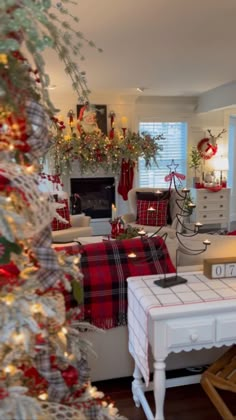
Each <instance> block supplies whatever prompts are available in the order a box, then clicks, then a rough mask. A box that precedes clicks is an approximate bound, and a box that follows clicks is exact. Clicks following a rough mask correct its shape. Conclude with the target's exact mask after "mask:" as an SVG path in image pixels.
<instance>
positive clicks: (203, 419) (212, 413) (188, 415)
mask: <svg viewBox="0 0 236 420" xmlns="http://www.w3.org/2000/svg"><path fill="white" fill-rule="evenodd" d="M131 382H132V378H122V379H117V380H109V381H104V382H94V384H93V385H95V386H96V387H97V388H98V389H99V391H103V392H104V393H105V394H106V396H109V397H110V400H111V401H113V402H114V403H115V406H116V407H117V408H118V409H119V413H120V415H123V416H125V417H127V418H128V419H129V420H145V419H146V417H145V414H144V412H143V410H142V408H141V407H140V408H136V407H135V405H134V402H133V398H132V393H131ZM146 395H147V399H148V401H149V404H150V407H151V409H152V410H153V411H154V399H153V393H152V392H148V393H147V394H146ZM224 397H225V401H227V403H228V405H229V407H230V408H231V410H232V411H233V412H234V413H235V412H236V395H235V394H234V393H230V392H227V393H224ZM234 407H235V410H234ZM164 413H165V420H221V417H220V415H219V414H218V412H217V411H216V409H215V408H214V406H213V405H212V403H211V401H210V400H209V399H208V397H207V396H206V394H205V392H204V391H203V389H202V387H201V385H200V384H195V385H186V386H181V387H175V388H168V389H167V390H166V398H165V408H164ZM224 420H227V419H224Z"/></svg>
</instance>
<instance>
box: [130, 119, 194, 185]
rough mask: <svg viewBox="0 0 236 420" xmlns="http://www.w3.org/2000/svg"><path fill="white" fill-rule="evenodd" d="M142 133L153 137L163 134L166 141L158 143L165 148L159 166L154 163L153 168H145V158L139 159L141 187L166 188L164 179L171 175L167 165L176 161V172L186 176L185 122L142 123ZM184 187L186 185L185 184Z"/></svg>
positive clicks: (158, 159)
mask: <svg viewBox="0 0 236 420" xmlns="http://www.w3.org/2000/svg"><path fill="white" fill-rule="evenodd" d="M139 132H140V133H144V132H145V133H149V134H150V135H152V136H155V135H158V134H163V135H164V137H165V139H164V140H160V141H159V142H158V143H159V144H160V145H162V146H163V150H162V151H161V152H160V155H158V156H157V162H158V166H156V164H155V163H152V165H151V167H150V168H149V169H147V168H146V167H145V161H144V159H143V158H140V159H139V172H138V181H139V186H140V187H160V188H166V187H167V185H168V184H167V183H166V182H165V181H164V177H165V176H166V175H167V174H168V173H169V168H168V167H167V165H169V164H170V162H171V160H172V159H174V161H175V164H177V165H178V167H177V169H176V171H177V172H179V173H181V174H184V175H186V165H187V163H186V162H187V123H185V122H140V124H139ZM183 185H185V183H184V182H183Z"/></svg>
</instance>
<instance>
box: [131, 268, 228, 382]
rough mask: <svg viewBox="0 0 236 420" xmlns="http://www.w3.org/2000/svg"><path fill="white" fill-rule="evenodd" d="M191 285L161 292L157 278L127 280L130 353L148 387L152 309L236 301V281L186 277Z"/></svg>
mask: <svg viewBox="0 0 236 420" xmlns="http://www.w3.org/2000/svg"><path fill="white" fill-rule="evenodd" d="M182 276H183V277H185V278H186V279H187V280H188V282H187V283H185V284H180V285H177V286H174V287H170V288H161V287H159V286H156V285H155V284H154V283H153V282H154V280H156V279H157V278H158V277H157V276H140V277H133V278H132V277H130V278H129V279H128V329H129V351H130V353H131V354H132V356H133V358H134V360H135V362H136V364H137V366H138V367H139V369H140V371H141V373H142V375H143V378H144V380H145V383H146V385H147V386H148V383H149V363H148V318H149V315H150V310H151V309H153V308H160V310H161V309H162V308H167V307H173V306H182V305H193V304H199V303H204V302H214V301H224V300H232V299H235V300H236V278H223V279H220V280H209V279H208V278H206V277H205V276H204V275H203V274H202V273H201V272H198V273H184V274H183V275H182Z"/></svg>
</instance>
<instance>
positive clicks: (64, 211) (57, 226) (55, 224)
mask: <svg viewBox="0 0 236 420" xmlns="http://www.w3.org/2000/svg"><path fill="white" fill-rule="evenodd" d="M57 203H59V204H64V207H63V208H61V209H57V213H58V214H59V215H60V216H61V217H63V219H65V220H67V222H68V223H64V222H62V221H60V220H58V219H56V217H54V219H53V221H52V223H51V226H52V231H57V230H64V229H69V228H71V223H70V211H69V204H68V200H67V199H59V200H58V201H57Z"/></svg>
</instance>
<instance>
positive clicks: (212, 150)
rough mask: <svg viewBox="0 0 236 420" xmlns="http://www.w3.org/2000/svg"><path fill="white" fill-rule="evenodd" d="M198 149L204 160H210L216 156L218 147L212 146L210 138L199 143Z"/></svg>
mask: <svg viewBox="0 0 236 420" xmlns="http://www.w3.org/2000/svg"><path fill="white" fill-rule="evenodd" d="M197 149H198V151H199V153H200V155H201V157H202V159H205V160H208V159H211V158H212V157H213V156H215V154H216V152H217V149H218V146H217V144H215V145H214V144H212V143H211V142H210V139H209V138H208V137H206V138H204V139H202V140H200V141H199V143H198V145H197Z"/></svg>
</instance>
